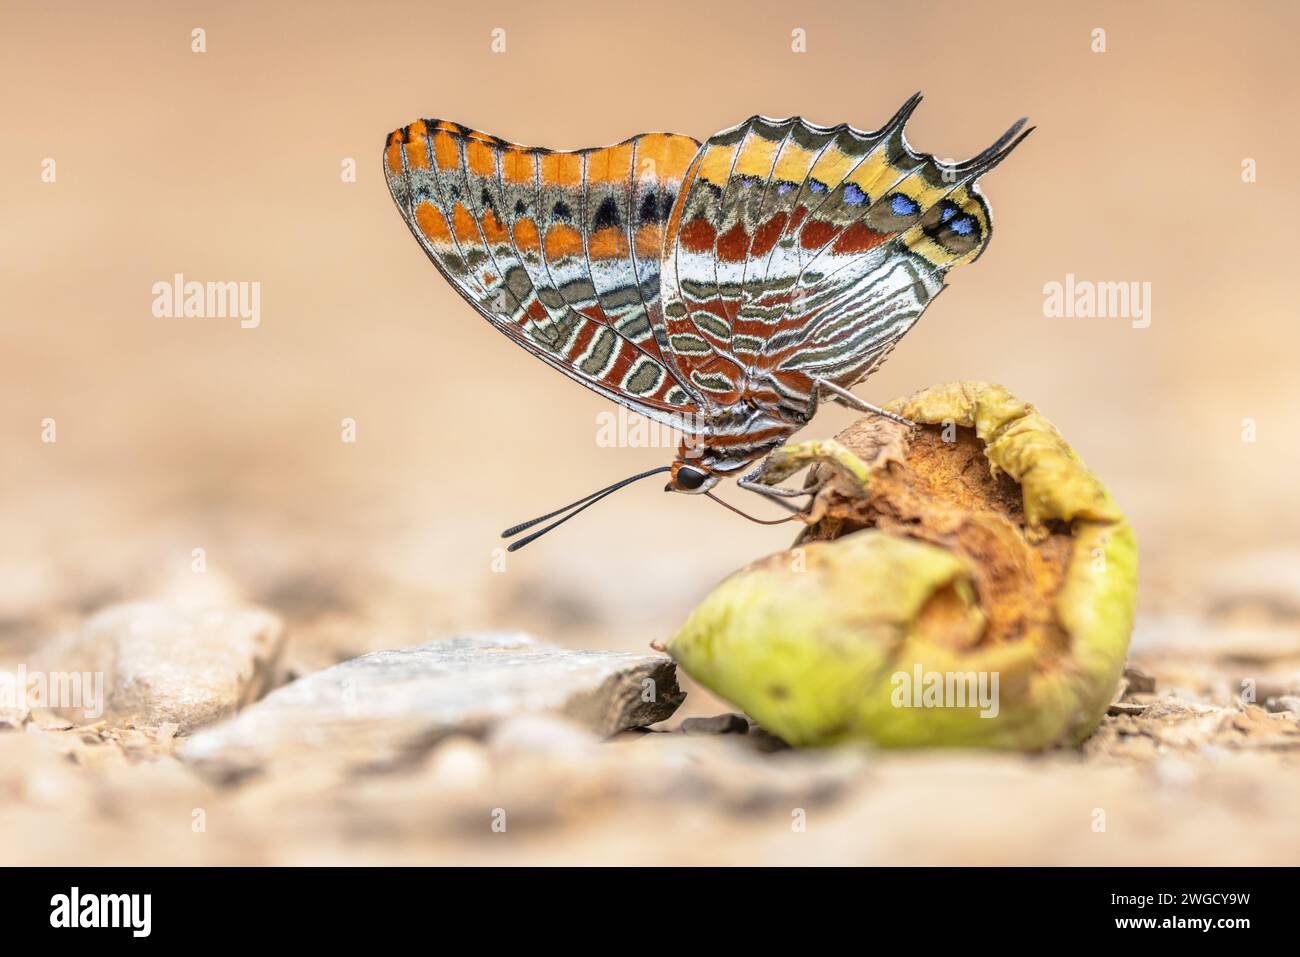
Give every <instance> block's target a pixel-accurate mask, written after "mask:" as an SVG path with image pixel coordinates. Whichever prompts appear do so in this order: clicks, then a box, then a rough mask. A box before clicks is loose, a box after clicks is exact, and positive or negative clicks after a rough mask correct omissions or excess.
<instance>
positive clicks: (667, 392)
mask: <svg viewBox="0 0 1300 957" xmlns="http://www.w3.org/2000/svg"><path fill="white" fill-rule="evenodd" d="M698 147H699V144H698V143H697V142H696V141H695V140H693V139H691V138H690V137H685V136H677V135H672V134H663V133H650V134H643V135H641V136H637V137H633V138H632V139H630V140H627V141H625V142H623V143H620V144H617V145H615V146H610V147H605V148H601V149H590V150H579V151H575V152H557V151H552V150H547V149H541V148H528V147H522V146H518V145H515V144H512V143H508V142H506V141H504V140H501V139H499V138H497V137H493V136H488V135H486V134H483V133H480V132H477V131H474V130H470V129H467V128H465V127H463V126H460V125H459V124H455V123H450V122H447V121H444V120H420V121H417V122H415V123H412V124H411V125H409V126H406V127H403V128H402V129H400V130H397V131H396V132H394V133H392V134H391V135H390V136H389V138H388V144H387V147H386V150H385V172H386V174H387V179H388V184H389V189H390V191H391V192H392V194H393V199H394V200H395V202H396V203H397V206H398V209H399V210H400V211H401V213H402V216H403V218H404V219H405V220H406V222H407V225H408V226H410V228H411V231H412V233H413V234H414V235H415V236H416V238H417V239H418V240H419V241H420V244H421V245H422V246H423V247H424V249H425V251H426V253H428V255H429V257H430V259H432V260H433V262H434V264H435V265H437V266H438V268H439V270H440V271H441V272H442V273H443V275H444V276H445V277H446V278H447V280H448V281H449V282H451V284H452V285H453V286H454V287H455V288H456V289H457V291H458V292H460V293H461V295H462V296H464V297H465V298H466V299H467V300H468V301H469V302H470V303H471V304H472V305H474V307H475V308H476V309H478V311H479V312H480V313H481V314H482V315H484V316H485V317H486V318H487V319H488V320H489V321H490V322H492V324H493V325H494V326H496V327H497V328H498V329H500V330H501V331H502V332H504V333H505V334H506V335H507V336H509V337H510V338H511V339H513V340H514V341H516V342H517V343H519V344H520V345H522V346H523V347H524V348H526V349H528V350H529V351H530V352H532V353H533V354H534V355H536V356H538V357H539V358H541V359H542V360H543V361H545V362H547V363H548V364H550V365H552V366H554V367H555V368H557V369H559V370H560V371H562V372H564V373H565V374H566V375H568V376H569V377H570V378H573V379H575V380H577V381H579V382H581V383H582V384H583V385H586V386H587V387H588V388H591V389H593V390H595V391H597V392H599V393H601V394H602V395H605V396H607V397H608V398H611V399H613V400H614V401H616V402H619V403H620V404H622V405H625V406H627V407H629V408H632V409H634V410H636V411H639V412H642V413H643V414H645V415H647V416H649V417H650V418H653V419H655V420H657V421H661V422H667V423H670V424H677V422H678V421H679V417H680V416H681V415H682V414H688V413H694V412H695V411H697V409H698V403H697V400H696V397H695V396H693V395H692V393H691V390H689V389H688V388H683V386H682V383H681V382H680V381H679V380H680V372H679V370H678V369H677V368H676V367H675V365H674V363H673V362H672V357H671V355H666V354H665V351H664V350H665V348H666V344H667V336H666V334H665V333H664V332H663V323H662V305H661V300H660V295H659V286H660V282H659V263H660V258H661V249H662V244H663V224H664V222H665V221H666V219H667V216H668V210H670V209H671V208H672V205H673V202H674V201H675V199H676V196H677V191H678V189H679V186H680V182H681V178H682V176H683V174H684V173H685V172H686V169H687V167H688V165H689V164H690V162H691V160H692V158H693V157H694V156H695V153H696V151H697V149H698Z"/></svg>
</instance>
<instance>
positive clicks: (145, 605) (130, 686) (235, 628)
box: [38, 601, 285, 733]
mask: <svg viewBox="0 0 1300 957" xmlns="http://www.w3.org/2000/svg"><path fill="white" fill-rule="evenodd" d="M284 640H285V633H284V626H283V625H282V623H281V621H280V619H279V618H278V617H277V616H275V615H273V614H271V613H270V612H268V611H264V610H262V609H260V608H251V607H240V606H234V607H231V606H206V605H190V604H185V603H179V602H162V601H140V602H130V603H127V604H122V605H112V606H109V607H107V608H105V609H103V610H101V611H99V612H96V613H95V614H94V615H92V616H91V617H90V618H89V619H87V621H86V623H85V625H84V626H83V627H82V629H81V631H80V632H79V633H78V634H76V635H74V636H72V637H71V638H68V639H65V640H64V641H62V642H58V643H56V644H55V645H53V646H52V647H51V648H50V649H49V650H48V651H47V652H46V653H45V654H44V655H42V657H41V659H40V661H39V662H38V666H39V670H40V671H41V672H42V673H44V674H53V673H59V674H62V675H65V676H71V675H76V676H80V677H82V678H84V680H83V681H82V682H80V684H81V685H82V688H81V691H82V694H81V695H80V697H81V699H82V700H78V701H75V702H74V701H71V700H67V701H65V700H55V701H51V702H49V704H48V705H43V706H45V707H49V708H50V709H51V710H53V711H54V712H55V713H57V714H58V715H59V716H60V717H63V718H65V719H67V720H69V721H72V722H74V723H89V722H92V721H95V720H99V719H103V720H104V721H106V722H107V723H108V724H109V725H110V726H115V727H121V726H124V725H128V724H131V725H135V726H136V727H158V726H160V725H165V724H174V725H176V727H177V729H178V730H179V731H180V732H182V733H186V732H189V731H191V730H193V729H195V728H198V727H200V726H202V725H205V724H209V723H211V722H213V721H217V720H220V719H221V718H226V717H229V716H230V715H233V714H234V713H235V712H236V711H238V710H239V709H240V708H242V707H244V706H246V705H248V704H250V703H251V702H253V701H256V700H257V699H258V698H260V697H261V696H262V695H263V694H265V693H266V691H267V690H268V689H269V688H270V687H271V686H272V684H273V683H274V680H275V668H276V664H277V662H278V660H279V657H280V653H281V651H282V649H283V646H284ZM52 697H53V695H52ZM92 699H99V700H92Z"/></svg>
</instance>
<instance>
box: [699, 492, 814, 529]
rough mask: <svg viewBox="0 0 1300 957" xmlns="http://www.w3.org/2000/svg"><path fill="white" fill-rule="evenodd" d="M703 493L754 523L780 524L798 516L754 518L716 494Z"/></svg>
mask: <svg viewBox="0 0 1300 957" xmlns="http://www.w3.org/2000/svg"><path fill="white" fill-rule="evenodd" d="M704 495H705V497H706V498H711V499H713V500H714V501H715V502H717V503H718V504H719V505H721V506H722V507H723V508H726V509H730V510H731V511H733V512H735V513H736V514H737V515H739V516H740V517H741V518H747V519H749V520H750V521H751V522H753V523H754V524H755V525H781V524H784V523H785V522H788V521H790V520H791V519H795V518H798V517H799V516H798V515H787V516H786V517H785V518H773V519H766V518H755V517H754V516H753V515H749V514H746V513H745V512H742V511H741V510H740V509H738V508H736V506H734V505H731V504H729V503H727V502H724V501H723V500H722V499H720V498H718V496H716V495H714V494H713V493H712V492H705V493H704Z"/></svg>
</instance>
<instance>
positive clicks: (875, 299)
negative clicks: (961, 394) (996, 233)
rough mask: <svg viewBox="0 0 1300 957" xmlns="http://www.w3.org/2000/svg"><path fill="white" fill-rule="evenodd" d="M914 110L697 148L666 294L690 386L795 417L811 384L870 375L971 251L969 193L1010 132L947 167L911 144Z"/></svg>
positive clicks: (764, 126)
mask: <svg viewBox="0 0 1300 957" xmlns="http://www.w3.org/2000/svg"><path fill="white" fill-rule="evenodd" d="M918 102H919V97H913V98H912V99H910V100H908V102H907V103H906V104H904V106H903V107H902V109H900V110H899V111H898V113H897V114H896V115H895V116H894V117H893V119H891V120H890V121H889V122H888V123H887V124H886V125H885V126H884V127H882V128H881V129H880V130H879V131H876V132H874V133H866V132H862V131H859V130H856V129H854V128H852V127H850V126H847V125H841V126H838V127H830V128H826V127H818V126H814V125H813V124H810V123H807V122H806V121H804V120H802V119H800V118H798V117H795V118H791V119H786V120H773V119H767V118H765V117H753V118H751V119H749V120H747V121H746V122H744V123H742V124H740V125H739V126H737V127H734V128H732V129H730V130H724V131H723V132H721V133H719V134H717V135H716V136H714V137H712V138H710V139H709V140H708V141H706V142H705V143H704V144H703V146H702V147H701V148H700V153H699V156H698V157H697V160H696V162H695V164H693V166H692V168H691V170H690V171H689V172H688V173H687V177H686V180H685V181H684V184H683V190H682V195H681V196H680V197H679V199H678V204H677V208H676V209H675V210H674V214H673V221H672V228H671V230H670V236H669V242H668V244H667V245H666V246H665V249H664V271H663V291H664V310H665V317H666V323H667V325H668V328H669V332H670V336H671V337H672V341H674V342H677V341H681V342H685V343H687V344H688V345H691V346H694V356H696V357H697V358H696V359H695V363H694V368H692V369H691V370H690V372H689V375H690V376H691V380H692V383H693V384H694V385H695V386H697V387H698V388H700V389H701V390H702V392H704V393H705V394H706V395H707V396H709V397H712V398H715V399H716V400H718V401H720V402H726V401H734V400H735V399H736V398H738V397H739V396H741V395H742V394H743V395H745V396H746V397H749V398H752V399H753V400H755V401H758V402H760V403H763V404H769V405H772V406H779V407H780V408H781V409H782V410H783V411H784V412H786V413H788V414H793V415H795V416H798V415H802V414H804V413H806V412H807V411H809V410H810V401H809V400H810V392H811V387H812V382H813V380H814V379H816V378H822V379H827V380H829V381H831V382H834V383H835V384H837V385H840V386H843V387H848V386H850V385H852V384H854V383H855V382H858V381H860V380H861V379H862V378H863V377H864V376H865V375H867V374H869V373H870V372H871V371H874V369H876V368H877V367H878V366H879V364H880V362H882V361H883V360H884V357H885V356H886V355H887V354H888V352H889V351H890V350H891V349H892V348H893V346H894V345H895V344H896V343H897V342H898V340H899V339H900V338H901V337H902V335H903V334H904V333H905V332H906V331H907V330H908V329H909V328H911V326H912V324H913V323H915V322H916V320H917V319H918V318H919V317H920V315H921V313H922V312H923V311H924V309H925V308H926V306H927V305H928V304H929V303H930V302H931V301H932V300H933V299H934V297H935V296H936V295H937V294H938V292H939V291H940V290H941V289H942V287H943V277H944V274H945V273H946V272H947V270H948V269H950V268H951V267H953V266H955V265H960V264H962V263H965V262H968V261H970V260H971V259H973V258H975V257H976V256H978V255H979V253H980V251H982V249H983V248H984V246H985V245H986V244H987V242H988V238H989V233H990V231H991V221H990V217H989V212H988V207H987V205H986V204H985V203H984V201H983V199H982V198H981V197H980V195H979V192H978V190H977V189H976V186H975V180H976V179H977V178H978V177H979V176H980V175H982V174H983V173H985V172H987V171H988V170H989V169H991V168H992V167H993V166H994V165H995V164H996V163H997V162H1000V161H1001V159H1002V158H1003V157H1005V156H1006V155H1007V153H1008V152H1010V150H1011V149H1012V148H1013V147H1014V146H1015V145H1016V143H1017V142H1019V140H1015V141H1014V142H1013V138H1014V136H1015V134H1016V133H1017V132H1018V130H1019V129H1020V125H1021V124H1017V125H1016V126H1015V127H1013V128H1012V129H1011V130H1010V131H1008V133H1007V134H1005V135H1004V136H1003V137H1002V138H1001V139H1000V140H999V141H998V142H997V143H995V144H994V145H993V146H992V147H990V148H989V149H988V150H986V151H985V152H984V153H981V154H980V155H979V156H977V157H975V158H974V159H971V160H968V161H966V162H965V163H960V164H956V165H952V166H947V165H944V164H941V163H939V162H938V161H937V160H936V159H935V158H934V157H933V156H931V155H929V154H924V153H917V152H915V151H913V150H912V149H911V147H910V146H909V145H908V144H907V141H906V139H905V137H904V134H903V127H904V125H905V123H906V120H907V118H908V116H910V114H911V112H912V111H913V109H915V107H916V105H917V103H918ZM1021 122H1022V123H1023V121H1021Z"/></svg>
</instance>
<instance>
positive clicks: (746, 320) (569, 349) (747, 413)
mask: <svg viewBox="0 0 1300 957" xmlns="http://www.w3.org/2000/svg"><path fill="white" fill-rule="evenodd" d="M917 102H919V97H913V98H912V99H910V100H909V101H908V102H907V103H906V104H904V106H903V107H902V109H900V110H899V111H898V113H897V114H896V115H895V116H894V117H893V119H891V120H890V121H889V122H888V123H887V124H886V125H885V126H884V127H882V128H881V129H880V130H879V131H876V132H870V133H868V132H862V131H859V130H856V129H854V128H852V127H850V126H847V125H840V126H836V127H820V126H816V125H814V124H811V123H808V122H807V121H805V120H803V119H801V118H798V117H793V118H789V119H780V120H777V119H769V118H766V117H761V116H755V117H751V118H750V119H749V120H746V121H745V122H743V123H741V124H739V125H738V126H736V127H733V128H731V129H729V130H724V131H723V132H721V133H718V134H716V135H715V136H713V137H711V138H710V139H709V140H707V141H706V142H704V143H699V142H698V141H696V140H694V139H692V138H691V137H686V136H680V135H676V134H667V133H648V134H642V135H639V136H635V137H632V138H631V139H629V140H625V141H624V142H622V143H618V144H615V145H613V146H608V147H602V148H596V149H587V150H577V151H573V152H557V151H552V150H548V149H542V148H530V147H524V146H519V145H516V144H513V143H509V142H507V141H505V140H502V139H499V138H497V137H494V136H489V135H487V134H484V133H480V132H478V131H475V130H471V129H469V128H467V127H464V126H461V125H459V124H456V123H451V122H448V121H445V120H419V121H416V122H415V123H412V124H410V125H409V126H406V127H403V128H402V129H400V130H397V131H395V132H394V133H392V134H391V135H390V136H389V138H388V142H387V146H386V149H385V171H386V175H387V179H388V184H389V188H390V191H391V192H392V195H393V199H394V201H395V202H396V204H397V206H398V209H399V210H400V211H401V213H402V216H403V218H404V219H405V220H406V222H407V224H408V226H409V227H410V229H411V231H412V233H413V234H414V235H415V237H416V239H417V240H418V241H419V242H420V244H421V246H422V247H423V248H424V249H425V251H426V253H427V254H428V255H429V257H430V259H431V260H432V261H433V262H434V264H435V265H436V266H437V267H438V269H439V270H440V271H441V272H442V273H443V275H444V277H446V279H447V280H448V281H449V282H450V283H451V284H452V286H453V287H454V288H455V289H456V290H457V291H458V292H459V293H460V294H461V295H462V296H463V297H464V298H465V299H466V300H467V301H469V302H470V303H471V305H473V306H474V307H475V309H477V310H478V311H479V313H480V314H482V315H483V316H484V317H485V318H487V319H488V320H489V321H490V322H492V324H493V325H494V326H496V327H497V328H498V329H499V330H500V331H501V332H503V333H504V334H505V335H506V336H508V337H509V338H511V339H512V340H514V341H515V342H516V343H518V344H519V345H521V346H523V347H524V348H525V349H527V350H528V351H529V352H531V353H532V354H533V355H535V356H537V357H538V358H540V359H542V361H544V362H546V363H547V364H548V365H551V366H552V367H554V368H556V369H557V370H559V371H560V372H562V373H564V374H565V375H567V376H569V377H570V378H572V379H574V380H576V381H578V382H580V383H581V384H583V385H585V386H586V387H588V388H590V389H592V390H594V391H596V392H598V393H600V394H602V395H604V396H606V397H607V398H609V399H611V400H613V401H615V402H617V403H619V404H620V405H623V406H625V407H627V408H629V409H631V410H633V411H636V412H639V413H641V414H643V415H645V416H647V417H649V418H650V419H653V420H655V421H657V422H660V423H663V424H666V425H670V426H672V427H675V428H677V429H679V430H680V431H681V433H682V435H683V442H682V445H681V448H680V449H679V450H678V455H677V458H676V459H675V461H674V463H673V465H672V467H671V470H672V480H671V481H670V483H669V488H670V489H671V490H674V491H682V492H704V491H708V489H709V488H711V487H712V486H713V485H715V484H716V483H717V482H718V481H719V480H720V479H722V478H724V477H727V476H735V475H740V474H741V473H747V474H749V475H752V474H753V467H754V464H755V463H760V462H761V461H762V460H763V459H764V457H765V456H767V455H768V454H770V453H771V452H772V451H774V450H775V449H777V448H780V447H781V446H782V445H783V444H784V443H785V442H786V440H787V439H788V438H789V437H790V436H791V435H793V434H794V433H795V432H797V431H798V430H799V429H801V428H803V426H804V425H806V424H807V423H808V421H809V420H810V419H811V418H812V416H813V415H814V414H815V412H816V409H817V405H818V402H819V401H825V400H835V401H845V402H849V403H850V404H857V405H859V406H860V407H862V406H863V404H862V403H861V402H860V400H855V399H854V397H853V396H852V394H851V393H849V392H848V389H850V388H851V387H852V386H853V385H854V384H856V383H858V382H860V381H861V380H862V379H864V378H866V377H867V376H868V375H870V374H871V373H872V372H873V371H875V369H876V368H878V367H879V365H880V363H881V362H883V361H884V359H885V357H886V356H887V355H888V354H889V352H890V351H891V350H892V349H893V347H894V346H895V344H896V343H897V342H898V341H899V339H900V338H901V337H902V336H903V335H904V334H905V333H906V332H907V330H908V329H910V328H911V326H912V325H913V324H914V323H915V322H916V320H917V319H918V318H919V317H920V315H921V313H922V312H923V311H924V310H925V308H926V306H928V305H929V303H930V302H931V301H932V300H933V299H934V298H935V296H937V295H938V293H939V291H940V290H941V289H942V288H943V285H944V277H945V275H946V273H947V271H948V269H950V268H951V267H952V266H955V265H960V264H962V263H965V262H968V261H970V260H972V259H974V258H975V257H976V256H978V254H979V253H980V252H981V251H982V250H983V248H984V246H985V244H986V243H987V241H988V237H989V234H990V231H991V218H990V215H989V210H988V207H987V205H986V204H985V202H984V200H983V198H982V197H981V195H980V194H979V191H978V189H977V188H976V184H975V180H976V178H977V177H978V176H980V175H982V174H983V173H984V172H987V171H988V170H989V169H991V168H992V167H993V166H994V165H996V164H997V163H998V162H1000V161H1001V159H1003V158H1004V157H1005V156H1006V155H1007V153H1008V152H1010V150H1011V149H1012V148H1013V147H1014V146H1015V145H1016V144H1017V143H1018V142H1019V139H1015V134H1016V133H1017V132H1018V131H1019V129H1020V126H1021V125H1022V124H1023V122H1024V121H1023V120H1022V121H1021V123H1020V124H1017V125H1016V126H1015V127H1013V128H1012V129H1011V130H1010V131H1008V132H1007V133H1006V134H1005V135H1004V136H1003V137H1002V138H1001V139H1000V140H998V142H997V143H995V144H994V145H993V146H992V147H990V148H989V149H988V150H986V151H984V152H983V153H981V154H980V155H979V156H977V157H975V158H973V159H971V160H968V161H966V162H965V163H959V164H954V165H944V164H941V163H939V162H938V161H936V160H935V159H934V157H933V156H930V155H928V154H923V153H917V152H915V151H913V150H912V149H911V148H910V147H909V146H908V144H907V142H906V140H905V138H904V136H903V126H904V124H905V122H906V119H907V117H908V116H909V115H910V114H911V112H912V110H913V109H915V107H916V104H917ZM1021 138H1023V135H1022V137H1021ZM867 408H872V407H869V406H867ZM742 484H745V483H744V482H743V481H742ZM747 487H752V486H747ZM756 490H762V489H756Z"/></svg>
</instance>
